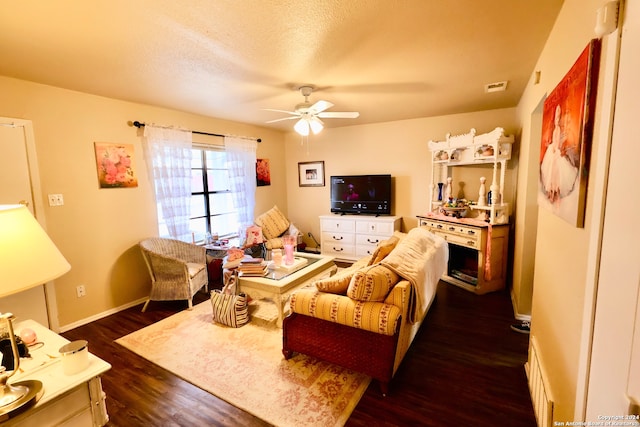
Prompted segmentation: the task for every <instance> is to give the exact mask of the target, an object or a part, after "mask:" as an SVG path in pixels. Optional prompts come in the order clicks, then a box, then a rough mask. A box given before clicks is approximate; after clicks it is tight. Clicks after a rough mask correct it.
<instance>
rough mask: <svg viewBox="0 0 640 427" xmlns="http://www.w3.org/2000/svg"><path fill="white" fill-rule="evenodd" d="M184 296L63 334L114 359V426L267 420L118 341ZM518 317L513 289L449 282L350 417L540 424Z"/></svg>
mask: <svg viewBox="0 0 640 427" xmlns="http://www.w3.org/2000/svg"><path fill="white" fill-rule="evenodd" d="M205 299H206V294H204V293H201V294H199V295H197V296H196V297H195V300H194V302H195V303H197V302H200V301H203V300H205ZM185 305H186V304H185V303H184V302H168V303H165V302H152V303H151V304H150V305H149V308H148V310H147V312H146V313H141V312H140V308H141V306H137V307H133V308H130V309H128V310H125V311H122V312H120V313H117V314H114V315H111V316H109V317H106V318H104V319H100V320H97V321H95V322H92V323H90V324H88V325H84V326H82V327H79V328H76V329H73V330H71V331H68V332H66V333H64V334H63V335H64V336H65V337H66V338H67V339H70V340H75V339H87V340H88V341H89V351H91V352H92V353H94V354H96V355H97V356H99V357H101V358H103V359H104V360H106V361H108V362H109V363H111V365H112V366H113V368H112V369H111V370H110V371H108V372H107V373H105V374H104V376H103V377H102V385H103V388H104V391H105V393H106V395H107V410H108V412H109V417H110V421H109V424H108V425H109V426H126V427H133V426H163V427H164V426H266V425H268V424H267V423H265V422H264V421H262V420H260V419H257V418H256V417H254V416H252V415H250V414H248V413H246V412H244V411H242V410H240V409H237V408H235V407H234V406H232V405H230V404H228V403H226V402H225V401H223V400H220V399H218V398H216V397H215V396H212V395H210V394H209V393H207V392H204V391H202V390H201V389H199V388H197V387H195V386H193V385H191V384H189V383H187V382H186V381H183V380H182V379H180V378H178V377H176V376H175V375H172V374H171V373H169V372H167V371H165V370H164V369H161V368H159V367H157V366H155V365H153V364H151V363H149V362H147V361H146V360H144V359H142V358H141V357H139V356H137V355H135V354H134V353H132V352H130V351H128V350H126V349H125V348H123V347H121V346H119V345H118V344H116V343H115V342H114V340H116V339H117V338H120V337H122V336H124V335H126V334H128V333H130V332H132V331H135V330H137V329H140V328H142V327H144V326H147V325H149V324H151V323H154V322H156V321H158V320H161V319H163V318H165V317H167V316H170V315H171V314H174V313H176V312H178V311H180V310H183V309H184V308H185ZM513 322H514V320H513V312H512V308H511V301H510V298H509V295H508V293H507V292H506V291H504V292H495V293H491V294H487V295H482V296H478V295H474V294H472V293H470V292H467V291H465V290H463V289H460V288H457V287H455V286H452V285H448V284H446V283H444V282H440V284H439V285H438V291H437V298H436V301H435V302H434V304H433V306H432V307H431V309H430V311H429V313H428V314H427V318H426V319H425V322H424V323H423V325H422V328H421V330H420V332H419V333H418V336H417V337H416V340H415V341H414V343H413V345H412V347H411V348H410V350H409V352H408V354H407V355H406V357H405V359H404V361H403V363H402V365H401V366H400V368H399V370H398V372H397V374H396V376H395V378H394V380H393V381H392V383H391V391H390V393H389V395H388V396H386V397H382V396H381V394H380V391H379V387H378V384H377V383H375V382H372V383H371V385H370V386H369V388H368V389H367V391H366V393H365V395H364V396H363V397H362V399H361V400H360V403H359V404H358V406H357V407H356V409H355V410H354V411H353V414H352V415H351V417H350V419H349V420H348V422H347V426H368V427H371V426H474V427H483V426H487V427H488V426H498V425H508V426H510V427H535V425H536V423H535V418H534V414H533V409H532V405H531V400H530V398H529V392H528V389H527V383H526V375H525V371H524V363H525V362H526V359H527V346H528V338H529V336H528V335H524V334H518V333H515V332H513V331H511V330H510V328H509V325H510V324H511V323H513Z"/></svg>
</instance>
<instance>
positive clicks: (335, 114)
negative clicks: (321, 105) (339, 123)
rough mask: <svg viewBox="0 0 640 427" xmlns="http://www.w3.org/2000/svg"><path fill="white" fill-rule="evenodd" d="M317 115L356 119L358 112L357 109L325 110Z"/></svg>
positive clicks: (358, 115) (326, 117)
mask: <svg viewBox="0 0 640 427" xmlns="http://www.w3.org/2000/svg"><path fill="white" fill-rule="evenodd" d="M318 117H322V118H324V119H356V118H358V117H360V113H358V112H357V111H326V112H324V113H319V114H318Z"/></svg>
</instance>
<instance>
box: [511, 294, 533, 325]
mask: <svg viewBox="0 0 640 427" xmlns="http://www.w3.org/2000/svg"><path fill="white" fill-rule="evenodd" d="M510 295H511V306H512V307H513V317H515V318H516V320H520V321H527V322H531V313H528V314H524V313H518V306H517V304H516V298H515V295H514V294H513V288H511V292H510Z"/></svg>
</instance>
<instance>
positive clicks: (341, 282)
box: [313, 258, 367, 295]
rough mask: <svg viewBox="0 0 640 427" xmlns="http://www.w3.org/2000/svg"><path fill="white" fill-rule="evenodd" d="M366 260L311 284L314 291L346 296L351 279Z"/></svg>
mask: <svg viewBox="0 0 640 427" xmlns="http://www.w3.org/2000/svg"><path fill="white" fill-rule="evenodd" d="M366 261H367V260H366V258H363V259H360V260H358V261H356V262H355V263H353V264H352V265H351V266H349V267H347V268H344V269H342V270H340V271H338V272H337V273H336V274H334V275H333V276H331V277H326V278H324V279H319V280H316V281H315V282H313V285H315V287H316V289H317V290H319V291H320V292H328V293H331V294H338V295H346V293H347V288H348V287H349V283H350V282H351V277H352V276H353V275H354V274H355V272H356V271H357V270H358V269H359V268H362V267H363V266H365V265H366Z"/></svg>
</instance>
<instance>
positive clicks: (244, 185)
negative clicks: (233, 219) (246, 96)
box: [224, 136, 258, 240]
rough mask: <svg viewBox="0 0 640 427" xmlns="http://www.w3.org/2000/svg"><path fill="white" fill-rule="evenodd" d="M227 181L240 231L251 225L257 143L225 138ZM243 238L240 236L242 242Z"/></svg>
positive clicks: (254, 198)
mask: <svg viewBox="0 0 640 427" xmlns="http://www.w3.org/2000/svg"><path fill="white" fill-rule="evenodd" d="M224 147H225V151H226V152H227V162H228V169H229V179H230V181H231V192H232V197H233V204H234V206H235V208H236V209H237V210H238V223H239V224H238V225H239V226H240V231H242V232H244V230H245V229H246V228H247V227H248V226H250V225H251V224H253V210H254V208H255V206H256V150H257V147H258V143H257V142H256V141H252V140H249V139H243V138H234V137H228V136H225V138H224ZM243 238H244V236H242V235H241V236H240V239H241V240H242V239H243Z"/></svg>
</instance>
